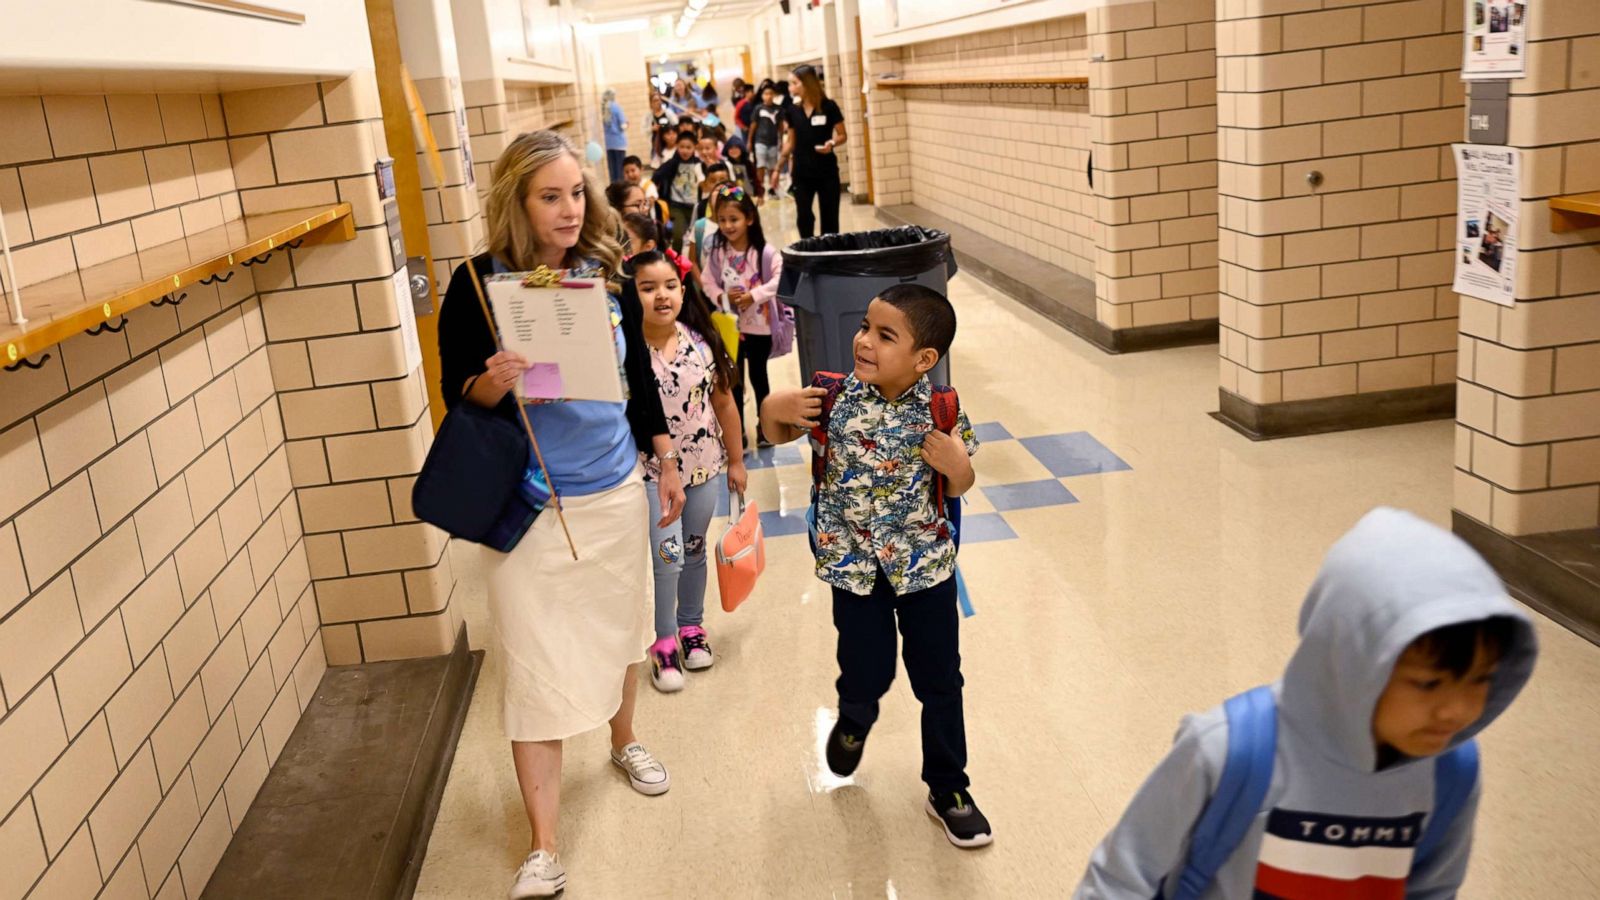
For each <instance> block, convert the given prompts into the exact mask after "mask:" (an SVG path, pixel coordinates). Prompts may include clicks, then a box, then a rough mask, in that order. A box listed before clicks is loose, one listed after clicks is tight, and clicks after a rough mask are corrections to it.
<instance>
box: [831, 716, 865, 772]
mask: <svg viewBox="0 0 1600 900" xmlns="http://www.w3.org/2000/svg"><path fill="white" fill-rule="evenodd" d="M866 746H867V736H866V735H864V734H847V733H846V732H845V730H844V728H843V723H840V722H835V723H834V725H833V731H831V732H829V733H828V771H830V772H832V773H833V774H835V775H837V776H839V777H840V778H847V777H849V776H850V775H851V774H853V773H854V772H855V770H856V766H859V765H861V751H862V750H865V749H866Z"/></svg>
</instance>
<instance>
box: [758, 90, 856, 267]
mask: <svg viewBox="0 0 1600 900" xmlns="http://www.w3.org/2000/svg"><path fill="white" fill-rule="evenodd" d="M789 91H790V93H791V94H792V95H793V96H794V102H793V104H792V105H791V106H790V107H789V109H788V121H789V131H788V135H787V137H786V138H785V139H784V142H783V154H782V157H781V159H780V160H779V163H778V168H779V169H782V168H783V163H784V162H786V161H788V160H790V159H793V160H794V175H793V178H792V181H793V184H794V200H795V224H796V225H797V226H799V228H800V236H801V237H803V238H808V237H811V236H812V235H813V233H814V232H815V230H816V224H817V222H816V219H815V218H814V217H813V216H812V213H811V201H812V199H813V198H815V199H816V201H817V206H818V208H819V209H820V210H821V213H822V233H823V234H838V233H839V157H837V156H835V155H834V152H833V151H834V150H835V149H836V148H838V147H840V146H842V145H843V144H844V142H845V140H846V138H847V135H846V134H845V132H844V113H842V112H840V111H839V104H837V103H834V102H833V101H832V100H829V99H828V95H827V94H826V93H824V92H823V90H822V79H821V78H818V77H817V70H816V68H815V67H814V66H809V65H807V66H800V67H798V68H796V69H795V70H794V72H793V73H791V74H790V75H789ZM774 177H776V176H774Z"/></svg>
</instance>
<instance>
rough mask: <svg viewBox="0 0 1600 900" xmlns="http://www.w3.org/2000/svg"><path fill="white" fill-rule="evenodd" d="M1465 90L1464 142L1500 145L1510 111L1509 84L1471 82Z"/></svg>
mask: <svg viewBox="0 0 1600 900" xmlns="http://www.w3.org/2000/svg"><path fill="white" fill-rule="evenodd" d="M1467 89H1468V90H1467V140H1468V141H1470V142H1471V143H1474V144H1504V143H1505V142H1506V124H1507V121H1508V119H1509V118H1510V111H1511V82H1509V81H1475V82H1473V83H1471V84H1469V85H1467Z"/></svg>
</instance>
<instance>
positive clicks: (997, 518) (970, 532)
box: [961, 513, 1017, 545]
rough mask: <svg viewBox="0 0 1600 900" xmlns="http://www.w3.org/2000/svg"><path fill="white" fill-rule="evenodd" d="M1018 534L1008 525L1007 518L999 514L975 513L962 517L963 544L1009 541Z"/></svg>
mask: <svg viewBox="0 0 1600 900" xmlns="http://www.w3.org/2000/svg"><path fill="white" fill-rule="evenodd" d="M1016 536H1017V533H1016V532H1015V531H1012V530H1011V526H1010V525H1008V524H1006V520H1005V517H1004V516H1002V515H1000V514H999V513H974V514H973V515H970V516H968V515H963V516H962V517H961V543H962V544H963V545H965V544H981V543H983V542H985V541H1009V540H1013V539H1015V538H1016Z"/></svg>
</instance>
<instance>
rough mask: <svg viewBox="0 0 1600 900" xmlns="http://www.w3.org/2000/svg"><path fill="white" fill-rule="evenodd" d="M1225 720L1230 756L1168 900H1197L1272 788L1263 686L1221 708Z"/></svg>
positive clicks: (1271, 744) (1271, 710)
mask: <svg viewBox="0 0 1600 900" xmlns="http://www.w3.org/2000/svg"><path fill="white" fill-rule="evenodd" d="M1222 708H1223V711H1224V712H1225V713H1226V714H1227V716H1228V756H1227V759H1226V761H1225V762H1224V763H1223V764H1222V777H1221V779H1220V780H1218V782H1217V789H1216V791H1215V792H1213V793H1212V795H1211V799H1210V800H1209V801H1207V802H1206V808H1205V811H1204V812H1202V813H1201V814H1200V819H1199V821H1197V822H1196V823H1195V826H1194V831H1193V832H1192V833H1191V834H1190V836H1189V858H1188V859H1187V860H1185V861H1184V864H1183V872H1182V873H1181V874H1180V875H1179V876H1178V884H1177V886H1176V889H1175V890H1174V892H1173V893H1172V894H1171V895H1170V896H1169V897H1168V900H1199V898H1200V896H1201V895H1202V894H1204V893H1205V892H1206V889H1207V888H1209V887H1210V886H1211V882H1212V881H1213V880H1215V878H1216V877H1217V872H1219V871H1221V869H1222V864H1223V863H1225V862H1227V861H1228V857H1230V856H1232V855H1233V851H1234V850H1236V849H1238V847H1239V844H1240V843H1241V842H1243V841H1244V836H1245V835H1246V834H1248V833H1249V832H1250V826H1251V825H1253V824H1255V819H1256V815H1257V814H1258V813H1260V812H1261V806H1262V804H1263V803H1265V802H1266V799H1267V789H1268V788H1270V787H1271V786H1272V768H1273V763H1274V761H1275V757H1276V756H1277V752H1278V704H1277V699H1276V698H1274V697H1273V696H1272V688H1271V687H1270V686H1268V685H1262V686H1261V687H1258V688H1252V689H1251V690H1248V691H1245V692H1244V693H1242V694H1239V695H1237V696H1234V697H1230V698H1228V700H1227V702H1225V703H1223V705H1222Z"/></svg>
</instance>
